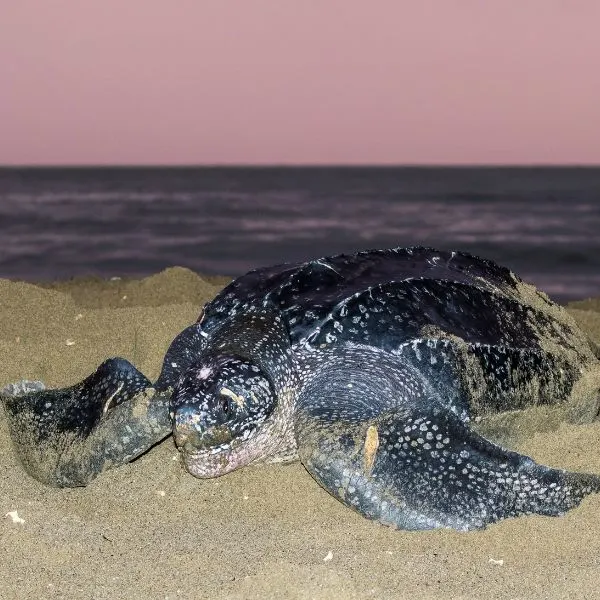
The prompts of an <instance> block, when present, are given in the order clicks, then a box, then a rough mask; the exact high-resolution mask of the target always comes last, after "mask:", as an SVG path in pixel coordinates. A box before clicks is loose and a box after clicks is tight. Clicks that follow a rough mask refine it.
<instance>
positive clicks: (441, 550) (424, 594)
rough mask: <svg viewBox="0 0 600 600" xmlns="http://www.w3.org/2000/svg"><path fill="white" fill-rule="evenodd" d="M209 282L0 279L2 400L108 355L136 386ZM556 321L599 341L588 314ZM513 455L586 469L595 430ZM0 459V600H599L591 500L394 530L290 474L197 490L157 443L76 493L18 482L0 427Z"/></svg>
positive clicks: (599, 523) (1, 424)
mask: <svg viewBox="0 0 600 600" xmlns="http://www.w3.org/2000/svg"><path fill="white" fill-rule="evenodd" d="M225 281H226V279H224V278H202V277H199V276H197V275H195V274H194V273H192V272H190V271H187V270H185V269H179V268H175V269H169V270H167V271H165V272H162V273H160V274H158V275H155V276H153V277H149V278H147V279H144V280H141V281H120V280H119V281H102V280H96V279H89V280H76V281H73V282H66V283H57V284H50V285H48V284H47V285H44V286H35V285H31V284H26V283H18V282H9V281H6V280H0V350H1V356H2V361H1V363H0V387H2V386H3V385H5V384H7V383H9V382H11V381H15V380H19V379H21V378H29V379H42V380H44V381H45V382H46V383H47V384H49V385H51V386H64V385H68V384H71V383H74V382H76V381H78V380H80V379H81V378H83V377H84V376H86V375H87V374H89V373H90V372H92V371H93V370H94V369H95V367H96V366H97V365H98V364H99V363H100V362H101V361H102V360H104V359H105V358H107V357H109V356H116V355H120V356H124V357H125V358H127V359H129V360H131V361H132V362H133V363H135V364H136V365H137V366H138V367H139V368H140V369H141V370H142V371H143V372H145V373H146V374H147V375H148V376H149V377H150V378H151V379H152V378H154V377H156V376H157V375H158V372H159V369H160V366H161V361H162V357H163V354H164V352H165V350H166V348H167V346H168V344H169V342H170V341H171V339H172V338H173V337H174V336H175V335H176V334H177V333H178V332H179V331H180V330H181V329H183V328H184V327H185V326H186V325H188V324H190V323H191V322H193V321H195V320H196V318H197V316H198V314H199V312H200V309H201V306H202V304H203V303H204V302H206V301H207V300H209V299H210V298H212V297H213V296H214V295H215V294H216V293H217V292H218V290H219V289H220V287H222V285H223V284H224V283H225ZM570 310H571V312H572V314H573V316H574V317H575V318H576V319H577V320H578V322H579V323H580V325H581V326H582V327H583V328H584V329H585V330H586V331H587V332H588V333H589V335H590V336H591V337H593V338H595V339H596V341H598V342H600V300H589V301H584V302H580V303H575V304H573V305H572V307H571V308H570ZM523 450H524V451H526V452H527V453H529V454H530V455H532V456H534V457H535V458H536V459H538V460H540V461H544V462H546V463H550V464H553V465H555V466H561V467H565V468H572V469H579V470H589V471H592V472H597V473H600V423H596V424H594V425H587V426H579V427H574V426H566V425H564V426H561V428H560V430H559V431H558V432H554V433H551V434H538V435H536V436H535V437H534V438H532V439H531V440H529V441H528V442H527V443H526V446H525V447H524V448H523ZM0 461H1V464H0V531H1V535H0V538H1V541H0V598H2V599H10V598H333V599H335V598H415V599H416V598H435V597H437V598H566V597H569V598H600V497H598V496H595V497H590V498H588V499H586V500H585V501H584V502H583V503H582V505H581V506H580V507H579V508H577V509H575V510H573V511H572V512H570V513H569V514H568V515H566V516H565V517H562V518H549V517H538V516H535V517H526V518H520V519H511V520H507V521H504V522H502V523H499V524H496V525H493V526H491V527H489V528H488V529H486V530H484V531H480V532H473V533H461V534H459V533H456V532H453V531H434V532H422V533H409V532H402V531H394V530H392V529H388V528H386V527H383V526H381V525H378V524H376V523H372V522H370V521H367V520H366V519H364V518H362V517H361V516H359V515H358V514H355V513H353V512H352V511H350V510H349V509H347V508H345V507H344V506H342V505H341V504H340V503H339V502H337V501H336V500H334V499H333V498H332V497H330V496H329V495H328V494H327V493H326V492H325V491H324V490H322V489H321V488H320V487H319V486H318V485H317V484H316V483H315V482H314V481H313V480H312V479H311V477H310V476H309V475H308V473H307V472H306V471H305V470H304V469H303V467H302V465H300V464H299V463H293V464H290V465H283V466H281V465H280V466H277V465H272V466H262V467H253V468H246V469H242V470H240V471H237V472H234V473H232V474H230V475H227V476H225V477H222V478H220V479H217V480H208V481H202V480H198V479H195V478H194V477H192V476H191V475H189V474H187V473H186V472H184V471H183V469H182V467H181V464H180V462H179V460H178V458H177V452H176V450H175V447H174V445H173V442H172V440H171V439H170V438H169V439H167V440H166V441H165V442H164V443H162V444H160V445H159V446H157V447H155V448H154V449H153V450H151V451H150V452H149V453H147V454H146V455H144V456H143V457H141V458H140V459H139V460H137V461H135V462H134V463H132V464H130V465H127V466H125V467H122V468H120V469H117V470H115V471H112V472H108V473H106V474H104V475H102V476H101V477H99V478H98V479H97V480H96V481H95V482H93V483H92V484H91V485H89V486H88V487H87V488H78V489H67V490H58V489H52V488H49V487H45V486H44V485H42V484H40V483H38V482H36V481H35V480H33V479H31V478H30V477H29V476H28V475H26V474H25V473H24V472H23V470H22V469H21V467H20V465H19V463H18V461H17V459H16V457H15V456H14V454H13V452H12V448H11V444H10V440H9V436H8V432H7V429H6V423H5V421H4V417H3V416H2V415H1V413H0ZM14 511H16V513H17V514H14ZM7 513H13V514H12V516H11V515H8V516H6V517H5V515H6V514H7ZM17 515H18V518H17ZM14 519H17V521H18V520H19V519H21V520H22V522H14Z"/></svg>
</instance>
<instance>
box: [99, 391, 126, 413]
mask: <svg viewBox="0 0 600 600" xmlns="http://www.w3.org/2000/svg"><path fill="white" fill-rule="evenodd" d="M124 385H125V384H124V383H121V384H119V387H118V388H117V389H116V390H115V391H114V392H113V393H112V394H111V395H110V396H109V398H108V400H107V401H106V402H105V403H104V408H103V409H102V414H104V415H105V414H106V413H107V412H108V409H109V408H110V403H111V402H112V401H113V399H114V397H115V396H116V395H117V394H118V393H119V392H120V391H121V390H122V389H123V386H124Z"/></svg>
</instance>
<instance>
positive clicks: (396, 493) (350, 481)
mask: <svg viewBox="0 0 600 600" xmlns="http://www.w3.org/2000/svg"><path fill="white" fill-rule="evenodd" d="M296 439H297V442H298V453H299V456H300V460H301V461H302V462H303V464H304V466H305V467H306V468H307V469H308V471H309V472H310V473H311V475H312V476H313V477H314V478H315V479H316V480H317V481H318V482H319V483H320V484H321V485H322V486H323V487H324V488H325V489H326V490H327V491H329V492H330V493H331V494H332V495H333V496H335V497H336V498H338V499H339V500H340V501H341V502H343V503H344V504H346V505H347V506H349V507H350V508H353V509H355V510H356V511H358V512H359V513H361V514H363V515H364V516H366V517H367V518H370V519H374V520H377V521H380V522H381V523H383V524H386V525H391V526H394V527H397V528H400V529H411V530H415V529H434V528H438V527H447V528H453V529H457V530H463V531H464V530H469V529H478V528H483V527H485V526H486V525H488V524H489V523H494V522H496V521H499V520H501V519H504V518H507V517H516V516H518V515H523V514H531V513H537V514H542V515H551V516H554V515H560V514H562V513H564V512H565V511H567V510H569V509H571V508H573V507H575V506H577V505H578V504H579V503H580V501H581V500H582V498H583V497H584V496H586V495H587V494H590V493H592V492H598V491H600V477H598V476H596V475H589V474H583V473H571V472H567V471H563V470H559V469H552V468H549V467H546V466H543V465H539V464H537V463H535V462H534V461H533V460H532V459H531V458H529V457H527V456H524V455H521V454H517V453H515V452H512V451H509V450H506V449H504V448H502V447H500V446H497V445H495V444H492V443H491V442H489V441H488V440H486V439H485V438H483V437H482V436H480V435H479V434H477V433H476V432H474V431H472V430H471V429H470V427H469V426H468V424H467V423H466V422H464V421H463V420H461V418H460V417H459V416H458V415H456V414H455V413H454V412H452V410H450V409H449V408H448V407H445V406H444V405H443V404H442V403H441V401H440V399H437V398H436V397H435V396H433V397H432V396H431V395H428V393H427V390H426V389H423V388H421V387H420V385H419V381H418V378H416V377H412V375H411V373H410V370H408V369H406V370H404V371H403V370H400V369H396V370H395V371H393V372H392V371H391V370H390V369H387V370H386V367H385V365H384V364H381V365H380V366H379V365H377V364H375V363H372V364H368V363H367V362H366V361H365V370H364V371H361V372H360V373H356V370H354V371H352V370H351V369H347V370H346V369H340V368H336V369H332V370H325V371H324V373H323V375H322V376H317V377H315V378H313V379H312V380H311V381H310V382H309V384H308V385H306V386H305V388H304V389H303V390H302V392H301V394H300V397H299V401H298V409H297V413H296Z"/></svg>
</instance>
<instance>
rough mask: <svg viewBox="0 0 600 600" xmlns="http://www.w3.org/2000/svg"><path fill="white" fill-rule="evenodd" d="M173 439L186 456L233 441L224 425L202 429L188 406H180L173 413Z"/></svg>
mask: <svg viewBox="0 0 600 600" xmlns="http://www.w3.org/2000/svg"><path fill="white" fill-rule="evenodd" d="M173 437H174V438H175V444H176V446H177V447H178V448H179V450H181V451H182V452H184V453H186V454H193V453H194V452H197V451H198V450H208V449H210V448H213V447H215V446H220V445H221V444H226V443H227V442H230V441H231V440H232V439H233V436H232V434H231V431H230V430H229V428H228V427H226V426H224V425H215V426H212V427H208V428H205V427H202V424H201V418H200V415H199V414H198V412H197V411H196V410H194V409H193V408H192V407H190V406H182V407H181V408H179V409H178V410H177V411H176V412H175V414H174V416H173Z"/></svg>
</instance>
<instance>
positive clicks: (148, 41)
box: [0, 0, 600, 164]
mask: <svg viewBox="0 0 600 600" xmlns="http://www.w3.org/2000/svg"><path fill="white" fill-rule="evenodd" d="M112 163H116V164H123V163H125V164H140V163H147V164H177V163H188V164H189V163H192V164H203V163H211V164H215V163H216V164H220V163H226V164H231V163H246V164H247V163H252V164H254V163H257V164H265V163H267V164H269V163H278V164H282V163H596V164H598V163H600V2H599V1H598V0H572V1H570V2H567V1H566V0H436V1H430V0H429V1H428V0H412V1H411V2H408V1H405V2H403V1H402V0H395V1H382V0H369V1H366V0H345V1H343V0H335V1H334V0H293V1H292V0H272V1H266V0H237V1H235V2H234V1H229V0H215V1H208V0H164V1H155V0H102V1H99V0H96V1H92V0H71V1H59V0H54V1H45V0H15V1H13V2H2V6H1V7H0V164H112Z"/></svg>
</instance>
